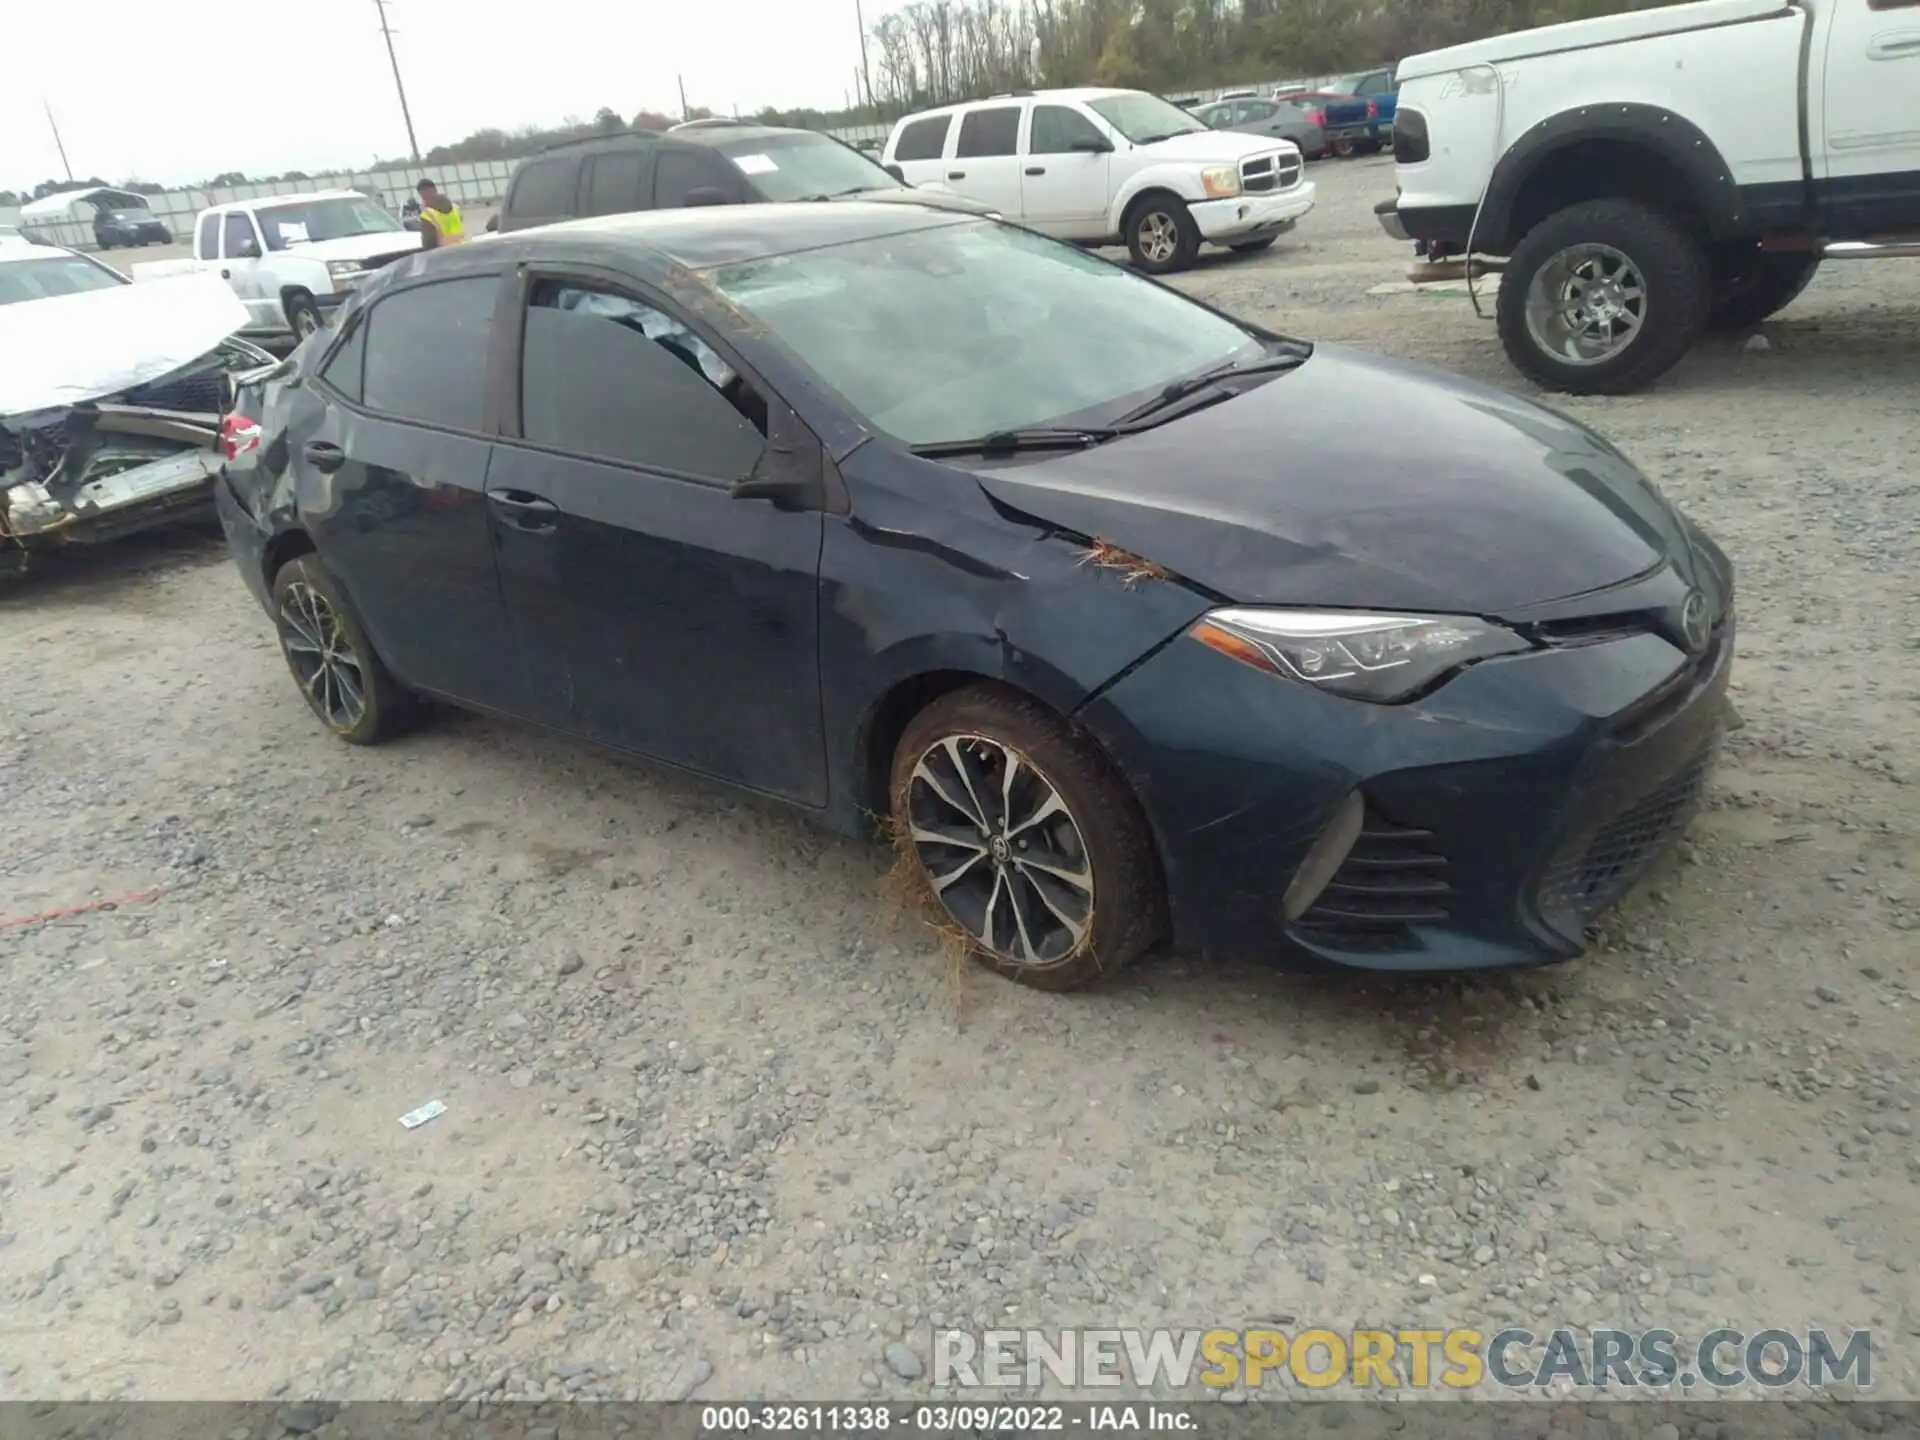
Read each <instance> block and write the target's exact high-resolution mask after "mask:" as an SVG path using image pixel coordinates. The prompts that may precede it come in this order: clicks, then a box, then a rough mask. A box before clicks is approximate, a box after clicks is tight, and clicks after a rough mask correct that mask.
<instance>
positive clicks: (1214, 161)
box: [1139, 130, 1298, 165]
mask: <svg viewBox="0 0 1920 1440" xmlns="http://www.w3.org/2000/svg"><path fill="white" fill-rule="evenodd" d="M1296 148H1298V147H1296V146H1295V145H1294V143H1293V142H1292V141H1291V140H1281V139H1277V138H1275V137H1272V136H1268V137H1267V138H1265V139H1262V138H1261V137H1260V136H1258V135H1240V134H1236V133H1235V132H1234V131H1232V130H1195V131H1194V132H1193V133H1192V134H1189V135H1169V136H1168V137H1167V138H1166V139H1165V140H1156V141H1154V142H1153V144H1151V145H1142V146H1140V147H1139V149H1140V153H1141V154H1142V155H1151V156H1152V157H1153V158H1154V159H1156V160H1188V161H1192V162H1194V163H1196V164H1200V165H1234V164H1238V163H1239V162H1240V161H1242V160H1244V159H1246V157H1247V156H1249V155H1267V154H1271V153H1272V152H1273V151H1275V150H1290V149H1296Z"/></svg>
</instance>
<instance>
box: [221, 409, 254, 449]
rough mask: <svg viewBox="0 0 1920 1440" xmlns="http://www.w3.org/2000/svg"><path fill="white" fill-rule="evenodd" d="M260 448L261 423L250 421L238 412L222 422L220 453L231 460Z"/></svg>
mask: <svg viewBox="0 0 1920 1440" xmlns="http://www.w3.org/2000/svg"><path fill="white" fill-rule="evenodd" d="M259 448H260V422H259V421H258V420H249V419H248V418H247V417H246V416H244V415H242V414H241V413H240V412H239V411H238V410H236V411H234V412H233V413H232V414H231V415H228V416H226V417H224V418H223V419H222V420H221V421H220V453H221V454H222V455H224V456H226V457H227V459H229V460H238V459H239V458H240V457H241V456H242V455H245V454H248V453H249V452H251V451H254V450H258V449H259Z"/></svg>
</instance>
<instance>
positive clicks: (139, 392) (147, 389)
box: [119, 369, 227, 415]
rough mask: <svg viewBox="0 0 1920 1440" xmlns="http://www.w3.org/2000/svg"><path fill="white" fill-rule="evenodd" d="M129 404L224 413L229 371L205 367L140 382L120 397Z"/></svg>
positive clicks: (201, 412) (195, 411) (205, 413)
mask: <svg viewBox="0 0 1920 1440" xmlns="http://www.w3.org/2000/svg"><path fill="white" fill-rule="evenodd" d="M119 398H120V401H121V402H122V403H123V404H127V405H145V406H149V407H151V408H152V409H155V410H184V411H188V412H191V413H196V414H204V415H220V414H224V413H225V412H226V408H227V372H226V371H225V370H220V369H212V370H204V371H202V372H200V373H199V374H197V375H179V376H175V377H174V378H172V379H169V380H156V381H154V382H153V383H152V384H149V385H140V386H137V387H135V388H134V389H132V390H128V391H127V392H125V393H124V394H123V395H121V396H120V397H119Z"/></svg>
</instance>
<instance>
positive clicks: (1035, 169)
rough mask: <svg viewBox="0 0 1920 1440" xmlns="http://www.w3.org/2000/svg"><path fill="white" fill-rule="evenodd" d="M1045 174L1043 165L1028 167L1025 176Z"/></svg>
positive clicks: (1045, 168) (1045, 169)
mask: <svg viewBox="0 0 1920 1440" xmlns="http://www.w3.org/2000/svg"><path fill="white" fill-rule="evenodd" d="M1046 173H1047V167H1046V166H1044V165H1029V166H1028V167H1027V174H1029V175H1044V174H1046Z"/></svg>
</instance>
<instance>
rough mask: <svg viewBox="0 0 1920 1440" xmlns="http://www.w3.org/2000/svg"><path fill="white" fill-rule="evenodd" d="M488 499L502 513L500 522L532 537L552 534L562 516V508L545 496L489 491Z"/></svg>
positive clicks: (524, 492)
mask: <svg viewBox="0 0 1920 1440" xmlns="http://www.w3.org/2000/svg"><path fill="white" fill-rule="evenodd" d="M487 499H489V500H491V501H492V502H493V504H494V507H495V508H496V509H498V510H500V511H501V512H502V514H501V516H500V521H501V523H502V524H504V525H511V526H512V527H513V528H514V529H516V530H525V531H526V532H527V533H528V534H530V535H544V534H547V533H549V532H551V531H552V530H553V528H554V525H555V523H556V522H557V520H558V518H559V515H560V507H559V506H558V505H556V504H554V503H553V502H552V501H551V500H549V499H547V498H546V497H545V496H544V495H535V494H532V493H531V492H529V491H526V490H489V491H488V492H487Z"/></svg>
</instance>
